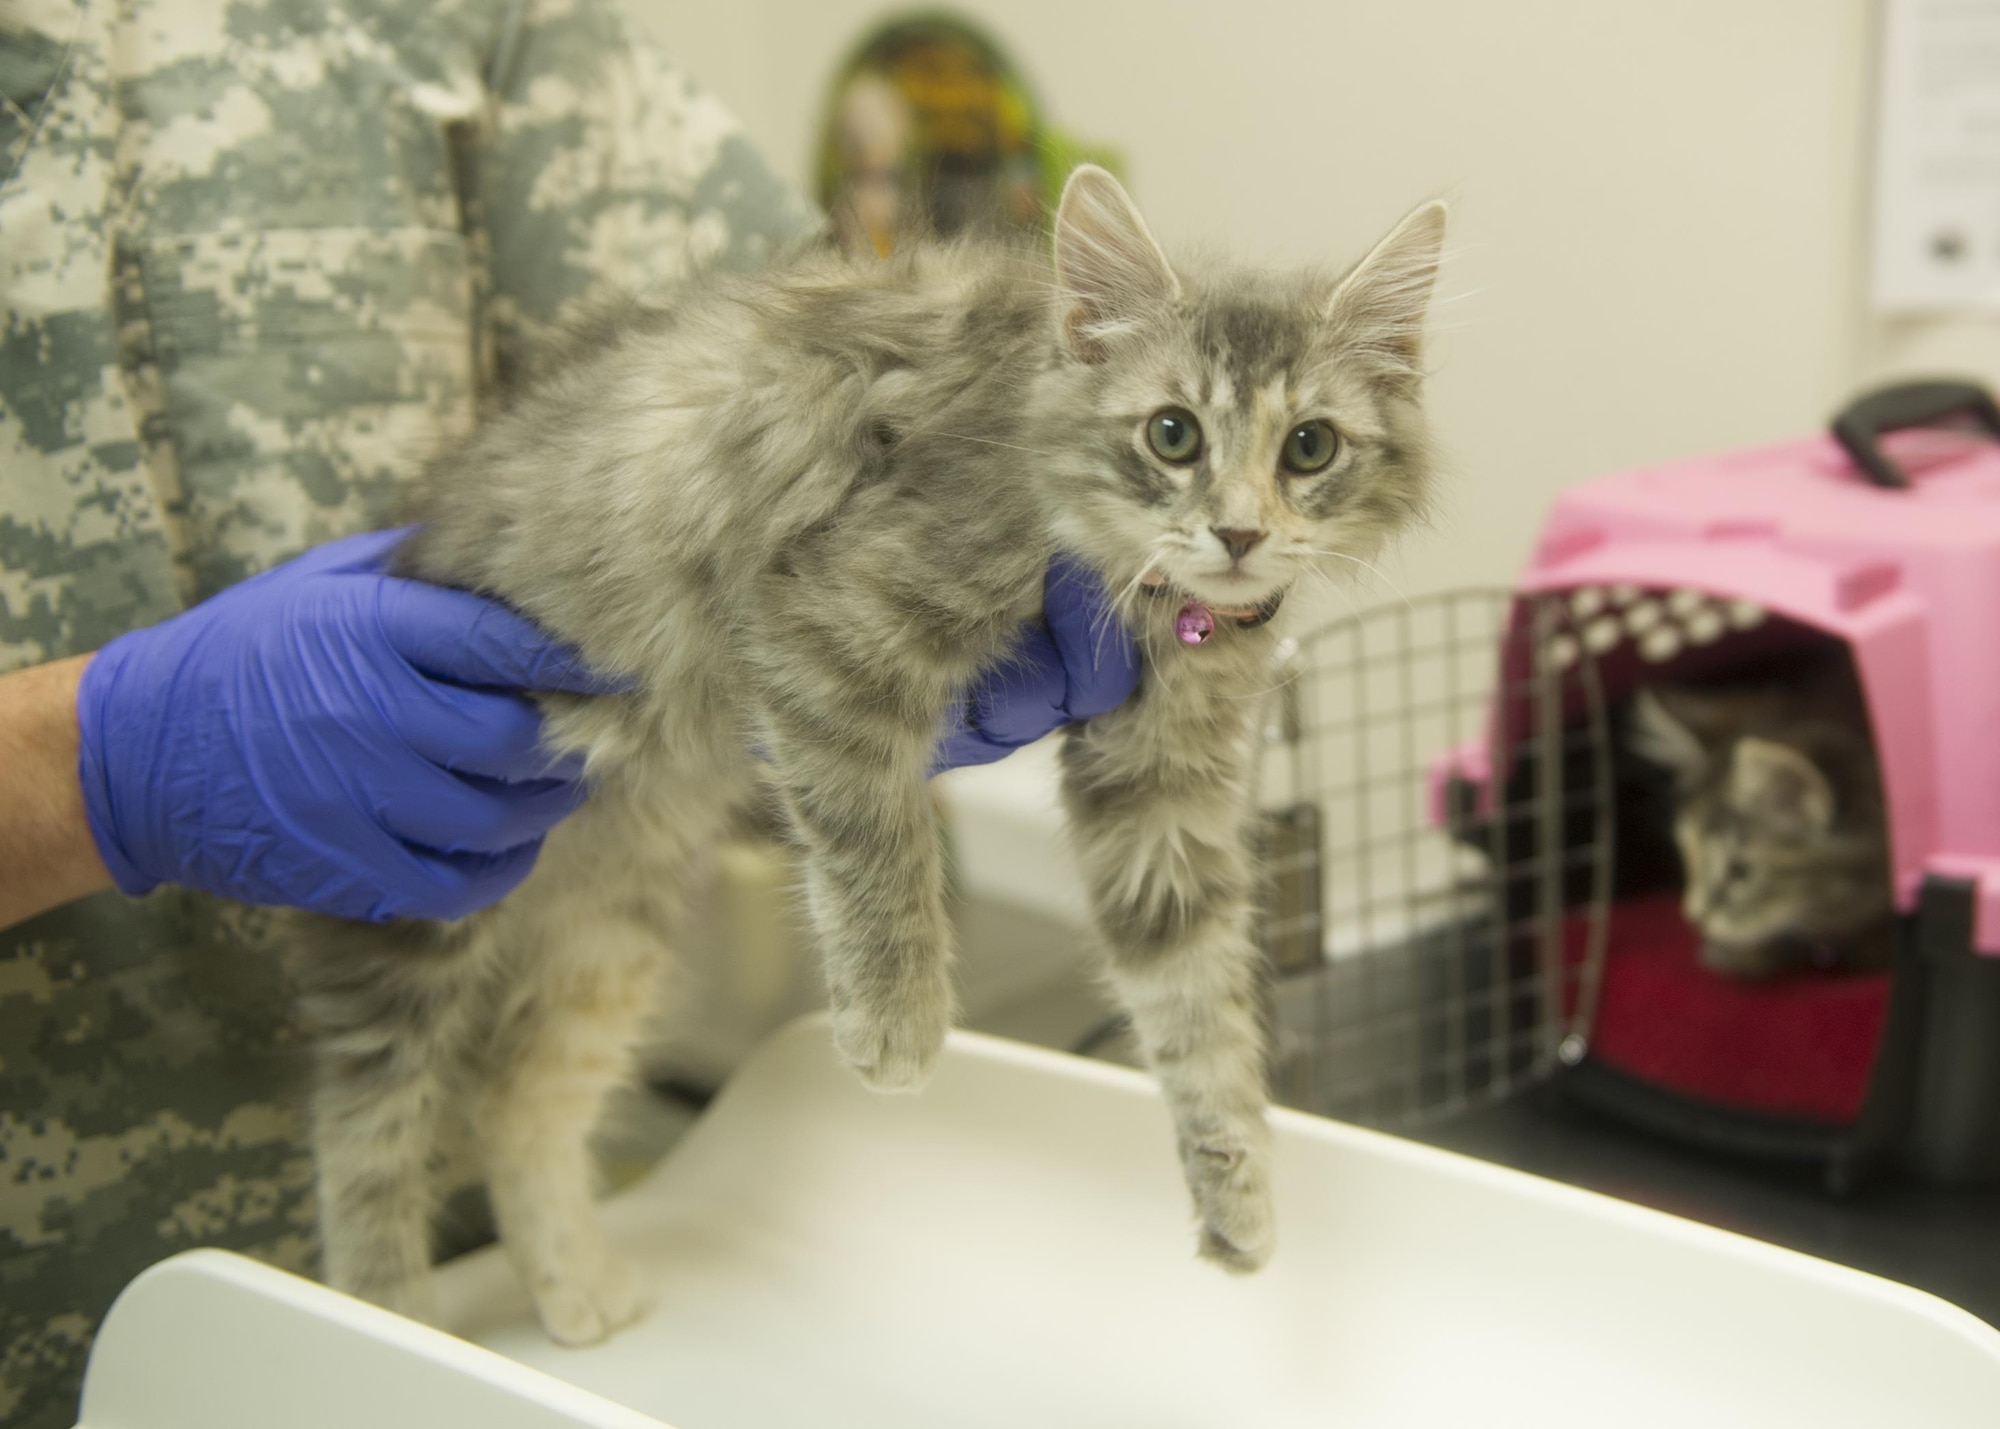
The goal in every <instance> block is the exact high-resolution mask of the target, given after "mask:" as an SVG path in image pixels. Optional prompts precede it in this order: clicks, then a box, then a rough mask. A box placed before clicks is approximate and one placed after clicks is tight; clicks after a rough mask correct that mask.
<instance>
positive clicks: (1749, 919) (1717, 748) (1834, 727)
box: [1632, 652, 1895, 978]
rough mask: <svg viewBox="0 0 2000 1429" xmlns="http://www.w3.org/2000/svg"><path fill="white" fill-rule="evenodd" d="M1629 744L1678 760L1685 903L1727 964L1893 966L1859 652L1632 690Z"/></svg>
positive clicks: (1885, 850)
mask: <svg viewBox="0 0 2000 1429" xmlns="http://www.w3.org/2000/svg"><path fill="white" fill-rule="evenodd" d="M1632 744H1633V747H1634V749H1635V751H1636V752H1637V753H1639V754H1641V755H1642V756H1644V757H1645V758H1647V759H1650V760H1652V761H1653V762H1655V763H1657V764H1660V765H1663V766H1665V767H1666V768H1667V769H1669V770H1671V771H1672V772H1673V775H1674V784H1675V800H1674V817H1673V831H1674V841H1675V843H1676V844H1678V846H1679V848H1680V854H1681V863H1682V867H1683V871H1684V875H1685V880H1686V883H1685V887H1686V893H1685V896H1684V899H1683V904H1682V906H1683V910H1684V912H1685V913H1686V916H1687V919H1688V921H1689V922H1690V923H1692V924H1694V925H1695V926H1696V927H1697V928H1698V929H1699V930H1700V931H1701V935H1702V948H1701V959H1702V962H1703V963H1704V964H1705V965H1706V966H1708V967H1709V968H1711V969H1713V970H1714V971H1716V972H1719V973H1723V974H1726V975H1728V976H1731V977H1741V978H1761V977H1769V976H1771V975H1773V974H1775V973H1778V972H1781V971H1783V970H1785V969H1787V968H1791V967H1797V966H1803V965H1806V964H1812V965H1815V966H1819V967H1823V968H1848V969H1854V970H1865V969H1874V968H1882V967H1886V966H1888V963H1889V957H1890V953H1891V951H1892V947H1893V929H1894V915H1895V904H1894V898H1893V890H1892V889H1891V887H1890V878H1889V830H1888V823H1887V819H1886V816H1885V814H1884V811H1883V806H1882V776H1881V771H1880V770H1879V768H1878V767H1877V763H1876V758H1875V743H1874V740H1873V739H1871V738H1870V736H1869V726H1868V713H1867V707H1866V705H1865V703H1864V701H1863V697H1862V693H1861V687H1860V685H1859V683H1858V682H1857V681H1856V679H1855V676H1854V670H1853V666H1852V664H1851V663H1850V662H1849V660H1848V659H1847V657H1846V656H1845V655H1844V654H1842V653H1839V652H1825V653H1818V652H1815V653H1813V654H1811V655H1809V656H1805V657H1801V658H1795V659H1791V660H1787V661H1783V662H1781V663H1778V664H1776V665H1774V666H1773V667H1770V668H1767V669H1764V670H1760V671H1759V672H1758V673H1757V674H1756V675H1755V676H1754V677H1752V678H1747V679H1742V680H1737V681H1733V682H1730V683H1726V684H1714V685H1659V686H1654V687H1652V688H1649V689H1646V690H1642V691H1640V693H1639V695H1638V696H1637V698H1636V699H1635V701H1634V703H1633V719H1632Z"/></svg>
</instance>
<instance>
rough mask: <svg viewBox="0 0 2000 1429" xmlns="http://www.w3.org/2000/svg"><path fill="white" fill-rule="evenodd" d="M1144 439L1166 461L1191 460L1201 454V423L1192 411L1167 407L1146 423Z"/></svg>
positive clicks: (1154, 414)
mask: <svg viewBox="0 0 2000 1429" xmlns="http://www.w3.org/2000/svg"><path fill="white" fill-rule="evenodd" d="M1146 440H1147V441H1148V442H1149V443H1151V445H1152V448H1153V450H1154V451H1156V452H1158V453H1159V454H1160V455H1161V456H1162V457H1163V458H1165V459H1166V460H1167V461H1174V462H1189V461H1193V460H1194V459H1195V458H1196V457H1198V456H1200V455H1201V423H1199V422H1197V421H1196V420H1195V419H1194V414H1193V413H1192V412H1183V411H1182V410H1181V409H1180V408H1179V407H1169V408H1167V409H1166V410H1165V411H1164V412H1155V413H1153V416H1152V419H1151V420H1150V421H1148V422H1147V423H1146Z"/></svg>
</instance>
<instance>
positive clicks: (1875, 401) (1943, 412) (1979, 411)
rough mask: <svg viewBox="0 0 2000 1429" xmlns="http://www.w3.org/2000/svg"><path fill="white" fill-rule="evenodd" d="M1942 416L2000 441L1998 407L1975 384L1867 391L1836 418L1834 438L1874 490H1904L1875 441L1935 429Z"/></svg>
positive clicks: (1899, 473)
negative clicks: (1908, 430) (1966, 421)
mask: <svg viewBox="0 0 2000 1429" xmlns="http://www.w3.org/2000/svg"><path fill="white" fill-rule="evenodd" d="M1946 417H1971V418H1972V419H1973V420H1974V421H1976V422H1978V424H1979V425H1980V426H1981V427H1983V428H1985V430H1986V432H1987V434H1988V435H1990V436H1992V437H1994V438H1995V439H2000V407H1996V406H1995V405H1994V404H1993V394H1992V393H1990V392H1988V391H1987V390H1986V389H1985V388H1984V387H1981V386H1980V385H1979V384H1978V383H1976V382H1899V383H1897V384H1896V385H1895V386H1893V387H1881V388H1878V389H1876V390H1875V391H1873V392H1865V393H1863V394H1862V395H1861V396H1859V397H1856V398H1855V399H1854V400H1853V401H1852V402H1849V403H1848V404H1847V405H1846V406H1845V407H1843V408H1841V409H1840V411H1839V413H1837V414H1836V415H1835V417H1834V419H1833V437H1834V440H1835V441H1837V442H1839V443H1840V444H1841V446H1843V447H1845V448H1846V449H1847V454H1848V455H1849V456H1850V457H1852V458H1854V464H1855V465H1856V466H1858V467H1860V468H1861V470H1862V473H1863V474H1864V475H1865V476H1867V478H1868V479H1869V480H1870V481H1872V482H1874V483H1875V485H1877V486H1882V487H1887V488H1888V489H1889V490H1891V491H1906V490H1908V489H1909V485H1910V478H1909V477H1908V476H1906V475H1904V473H1903V470H1902V468H1901V467H1899V466H1897V465H1896V464H1895V463H1894V462H1892V461H1890V460H1889V458H1888V457H1887V456H1886V455H1884V454H1883V451H1882V448H1881V447H1879V446H1877V445H1876V439H1877V438H1879V437H1881V436H1882V435H1883V434H1884V433H1885V432H1896V431H1901V430H1903V429H1904V428H1905V427H1932V426H1936V425H1938V424H1939V423H1941V422H1943V421H1944V419H1945V418H1946Z"/></svg>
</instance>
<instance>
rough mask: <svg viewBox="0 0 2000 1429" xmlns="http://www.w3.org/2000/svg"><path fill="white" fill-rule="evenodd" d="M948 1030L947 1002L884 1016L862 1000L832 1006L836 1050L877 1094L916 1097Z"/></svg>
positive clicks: (930, 1002)
mask: <svg viewBox="0 0 2000 1429" xmlns="http://www.w3.org/2000/svg"><path fill="white" fill-rule="evenodd" d="M950 1027H951V1005H950V1002H949V1001H948V1000H947V999H927V1000H926V1001H925V1002H921V1003H917V1004H913V1005H910V1006H905V1007H900V1008H896V1009H892V1010H889V1011H886V1012H885V1011H880V1010H877V1009H876V1008H873V1007H871V1006H869V1005H867V1004H866V1003H865V1002H861V1001H858V1000H855V1001H849V1000H840V1001H836V1002H835V1003H834V1005H833V1045H834V1046H835V1048H837V1049H838V1050H839V1052H840V1056H841V1060H842V1061H844V1062H846V1063H847V1065H848V1066H850V1067H852V1068H854V1070H855V1071H856V1072H858V1073H860V1074H861V1080H862V1081H863V1082H865V1083H867V1084H868V1086H869V1087H870V1088H871V1089H873V1090H875V1091H878V1092H914V1091H917V1090H918V1089H919V1088H921V1087H922V1086H923V1085H924V1083H925V1082H928V1081H929V1080H930V1078H931V1070H932V1069H933V1068H934V1067H935V1066H936V1065H937V1059H938V1053H939V1052H941V1051H943V1050H944V1037H945V1033H946V1032H947V1031H948V1030H949V1029H950Z"/></svg>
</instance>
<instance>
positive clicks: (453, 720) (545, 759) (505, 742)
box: [384, 675, 583, 783]
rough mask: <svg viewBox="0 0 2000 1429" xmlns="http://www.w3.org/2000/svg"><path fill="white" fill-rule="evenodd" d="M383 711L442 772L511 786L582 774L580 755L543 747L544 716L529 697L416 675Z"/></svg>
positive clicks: (573, 777)
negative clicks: (490, 780) (495, 781)
mask: <svg viewBox="0 0 2000 1429" xmlns="http://www.w3.org/2000/svg"><path fill="white" fill-rule="evenodd" d="M384 707H385V708H386V709H387V710H388V713H389V717H390V720H391V721H392V722H393V723H394V725H395V727H396V732H397V733H398V734H400V735H401V736H402V737H403V742H404V743H405V744H407V745H409V747H410V748H411V749H413V750H415V751H416V752H417V753H418V754H421V755H422V756H423V757H424V758H425V759H427V760H429V761H430V762H431V763H432V764H435V765H437V766H439V767H440V768H443V769H449V770H452V771H454V772H456V773H461V774H477V775H480V776H481V777H483V778H487V779H499V780H504V781H506V782H508V783H521V782H523V781H526V780H530V779H569V780H573V779H576V778H579V777H580V776H581V775H582V773H583V756H582V755H581V754H580V753H572V754H566V755H557V754H554V753H551V752H550V751H549V750H548V749H547V748H545V747H544V746H543V744H542V713H541V711H540V710H539V709H537V708H536V707H535V703H534V701H533V700H530V699H528V698H527V697H526V696H524V695H517V694H514V693H511V692H508V691H502V690H480V689H469V688H467V687H466V686H464V685H449V684H446V683H444V682H443V681H441V680H430V679H425V678H423V677H421V676H416V675H413V676H411V677H410V680H409V688H407V689H404V690H400V691H398V692H397V693H396V697H395V699H394V700H393V701H385V702H384Z"/></svg>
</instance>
